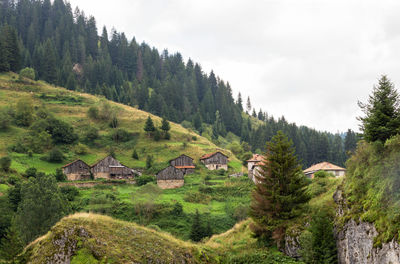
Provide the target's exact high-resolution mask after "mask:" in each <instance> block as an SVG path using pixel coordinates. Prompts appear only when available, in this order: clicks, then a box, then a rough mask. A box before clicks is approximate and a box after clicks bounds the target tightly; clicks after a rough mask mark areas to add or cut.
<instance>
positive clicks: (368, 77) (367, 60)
mask: <svg viewBox="0 0 400 264" xmlns="http://www.w3.org/2000/svg"><path fill="white" fill-rule="evenodd" d="M69 2H70V3H71V5H72V7H73V9H75V7H76V6H79V8H80V9H81V10H83V11H84V12H85V14H86V15H92V16H94V17H95V18H96V21H97V26H98V31H99V34H101V30H102V27H103V25H105V26H106V27H107V29H108V30H109V31H110V30H111V29H112V28H113V27H114V28H115V29H116V30H117V31H118V32H125V34H126V36H127V38H128V39H131V38H132V37H135V38H136V40H137V41H138V42H143V41H144V42H146V43H147V44H149V45H150V46H154V47H156V48H157V49H158V50H159V51H162V50H164V49H168V51H169V53H175V52H179V53H181V54H182V56H183V58H184V59H185V60H187V59H188V58H191V59H192V60H193V61H195V62H198V63H199V64H201V66H202V68H203V70H204V71H205V72H207V73H209V72H210V71H211V70H214V72H215V74H216V75H218V76H219V77H220V78H221V79H222V80H224V81H228V82H229V83H230V85H231V87H232V90H233V95H234V97H235V99H236V98H237V94H238V92H239V91H240V92H241V94H242V96H243V98H247V96H250V99H251V103H252V105H253V106H254V107H255V108H256V110H257V112H258V110H259V109H260V108H262V109H263V111H266V112H267V113H268V114H269V115H272V116H274V117H275V118H278V117H281V116H282V115H283V116H285V118H286V120H288V121H289V122H295V123H296V124H297V125H306V126H309V127H311V128H315V129H318V130H323V131H329V132H333V133H336V132H345V131H347V129H348V128H350V129H353V130H356V131H357V130H358V129H359V121H357V119H356V117H357V116H360V115H362V112H361V111H360V109H359V107H358V105H357V102H358V101H361V102H366V100H367V99H368V95H369V94H371V92H372V89H373V86H374V85H375V84H376V83H377V82H378V79H379V78H380V76H381V75H382V74H386V75H388V77H389V79H391V80H392V82H393V83H394V84H395V87H396V85H397V87H400V23H399V18H398V14H399V13H400V1H390V0H380V1H377V0H376V1H369V0H360V1H354V0H334V1H332V0H315V1H310V0H276V1H269V0H252V1H249V0H202V1H198V0H113V1H104V0H101V1H100V0H69Z"/></svg>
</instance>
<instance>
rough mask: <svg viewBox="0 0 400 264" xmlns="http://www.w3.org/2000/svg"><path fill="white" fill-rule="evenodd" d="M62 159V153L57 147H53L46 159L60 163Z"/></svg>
mask: <svg viewBox="0 0 400 264" xmlns="http://www.w3.org/2000/svg"><path fill="white" fill-rule="evenodd" d="M63 160H64V155H63V154H62V152H61V151H60V150H59V149H58V148H53V149H52V150H51V151H50V152H49V154H48V158H47V161H49V162H53V163H60V162H62V161H63Z"/></svg>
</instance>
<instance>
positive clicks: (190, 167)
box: [175, 166, 196, 169]
mask: <svg viewBox="0 0 400 264" xmlns="http://www.w3.org/2000/svg"><path fill="white" fill-rule="evenodd" d="M175 168H177V169H194V168H196V167H195V166H175Z"/></svg>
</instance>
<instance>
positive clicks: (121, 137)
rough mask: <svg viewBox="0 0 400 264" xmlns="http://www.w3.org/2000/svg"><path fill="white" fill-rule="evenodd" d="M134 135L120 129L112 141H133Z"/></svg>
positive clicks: (113, 135) (114, 134)
mask: <svg viewBox="0 0 400 264" xmlns="http://www.w3.org/2000/svg"><path fill="white" fill-rule="evenodd" d="M131 138H132V134H131V133H129V132H128V131H126V130H125V129H122V128H119V129H117V130H116V131H115V132H114V133H113V134H112V139H113V140H114V141H115V142H127V141H129V140H131Z"/></svg>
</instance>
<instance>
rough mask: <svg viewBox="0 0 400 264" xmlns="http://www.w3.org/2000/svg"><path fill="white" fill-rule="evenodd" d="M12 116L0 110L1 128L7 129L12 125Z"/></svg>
mask: <svg viewBox="0 0 400 264" xmlns="http://www.w3.org/2000/svg"><path fill="white" fill-rule="evenodd" d="M10 123H11V118H10V115H9V114H8V113H7V112H6V111H5V110H3V109H2V110H1V111H0V130H6V129H7V128H9V127H10Z"/></svg>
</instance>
